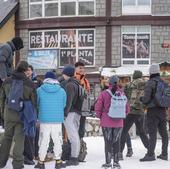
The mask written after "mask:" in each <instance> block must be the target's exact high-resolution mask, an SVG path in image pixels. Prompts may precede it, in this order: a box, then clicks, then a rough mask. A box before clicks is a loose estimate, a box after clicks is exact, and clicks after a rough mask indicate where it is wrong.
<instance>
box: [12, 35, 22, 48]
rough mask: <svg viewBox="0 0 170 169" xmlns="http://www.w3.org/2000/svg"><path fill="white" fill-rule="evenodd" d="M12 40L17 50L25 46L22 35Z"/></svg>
mask: <svg viewBox="0 0 170 169" xmlns="http://www.w3.org/2000/svg"><path fill="white" fill-rule="evenodd" d="M11 41H12V43H13V44H14V46H15V49H16V50H20V49H22V48H23V47H24V45H23V41H22V39H21V38H20V37H15V38H13V39H12V40H11Z"/></svg>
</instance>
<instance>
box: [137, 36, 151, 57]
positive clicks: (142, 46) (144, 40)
mask: <svg viewBox="0 0 170 169" xmlns="http://www.w3.org/2000/svg"><path fill="white" fill-rule="evenodd" d="M149 48H150V34H137V58H149V52H150V51H149Z"/></svg>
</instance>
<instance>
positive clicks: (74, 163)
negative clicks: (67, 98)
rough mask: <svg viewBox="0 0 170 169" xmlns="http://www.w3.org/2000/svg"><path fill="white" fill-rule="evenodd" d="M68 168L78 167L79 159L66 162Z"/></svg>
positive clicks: (73, 158) (72, 158) (71, 158)
mask: <svg viewBox="0 0 170 169" xmlns="http://www.w3.org/2000/svg"><path fill="white" fill-rule="evenodd" d="M66 165H67V166H77V165H79V161H78V158H75V157H70V159H69V160H68V161H67V162H66Z"/></svg>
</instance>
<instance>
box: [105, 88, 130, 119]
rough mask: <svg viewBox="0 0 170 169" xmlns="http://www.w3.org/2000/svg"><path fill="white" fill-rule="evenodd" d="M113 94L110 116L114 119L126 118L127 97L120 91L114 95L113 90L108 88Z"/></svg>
mask: <svg viewBox="0 0 170 169" xmlns="http://www.w3.org/2000/svg"><path fill="white" fill-rule="evenodd" d="M106 91H107V92H108V93H109V94H110V96H111V104H110V108H109V112H108V116H109V117H111V118H113V119H125V118H126V104H127V97H126V96H125V95H124V94H121V93H120V92H115V94H114V95H113V94H112V92H111V90H109V89H107V90H106Z"/></svg>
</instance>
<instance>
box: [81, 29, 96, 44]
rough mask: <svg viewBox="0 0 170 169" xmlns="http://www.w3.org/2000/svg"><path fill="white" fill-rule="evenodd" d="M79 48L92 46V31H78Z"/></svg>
mask: <svg viewBox="0 0 170 169" xmlns="http://www.w3.org/2000/svg"><path fill="white" fill-rule="evenodd" d="M78 44H79V47H93V46H94V30H78Z"/></svg>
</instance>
